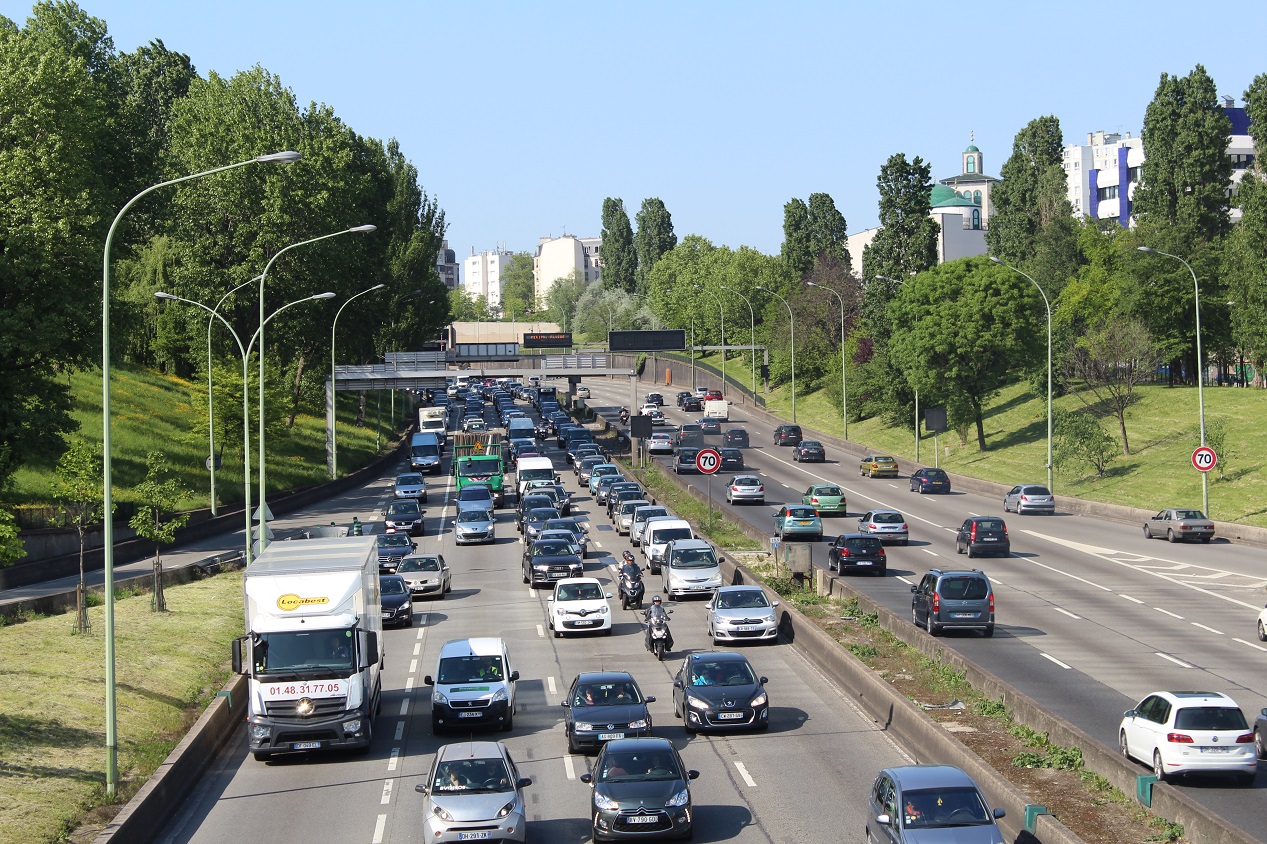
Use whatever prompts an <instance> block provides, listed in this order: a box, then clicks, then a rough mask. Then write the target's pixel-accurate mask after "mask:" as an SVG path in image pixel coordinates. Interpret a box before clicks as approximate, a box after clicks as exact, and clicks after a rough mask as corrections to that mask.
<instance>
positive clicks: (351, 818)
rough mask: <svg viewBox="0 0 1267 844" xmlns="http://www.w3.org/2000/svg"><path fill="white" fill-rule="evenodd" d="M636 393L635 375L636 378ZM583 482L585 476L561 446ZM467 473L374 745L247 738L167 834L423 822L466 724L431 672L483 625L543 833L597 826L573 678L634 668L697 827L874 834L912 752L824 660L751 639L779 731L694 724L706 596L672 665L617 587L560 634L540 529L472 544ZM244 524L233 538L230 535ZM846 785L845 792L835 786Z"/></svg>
mask: <svg viewBox="0 0 1267 844" xmlns="http://www.w3.org/2000/svg"><path fill="white" fill-rule="evenodd" d="M626 392H627V388H626ZM550 451H551V455H552V457H554V458H555V461H556V465H557V466H559V467H560V471H561V473H562V474H563V476H564V478H565V482H566V483H567V484H568V485H569V488H571V489H573V490H576V489H577V486H576V481H575V475H574V474H572V473H571V472H570V471H568V469H567V467H566V463H565V461H564V460H563V458H562V455H561V454H560V453H559V452H558V451H557V450H555V449H551V450H550ZM389 484H390V478H387V477H384V478H382V479H380V480H379V481H377V482H375V483H374V484H371V485H369V486H368V487H367V488H366V489H364V490H362V491H360V492H358V493H356V494H354V495H352V496H349V497H347V498H340V499H336V500H333V501H332V502H331V505H330V508H329V510H328V512H320V513H315V512H314V513H312V514H311V516H312V522H313V523H314V524H324V523H326V522H328V521H329V520H335V521H338V522H339V523H340V524H345V523H347V522H348V521H350V519H351V516H352V515H353V514H358V515H360V517H361V518H362V520H366V518H367V512H369V511H370V509H371V508H377V509H380V510H381V507H382V505H383V504H385V503H386V501H387V500H388V498H389V496H390V495H391V490H390V486H389ZM449 484H450V479H449V478H448V476H447V475H445V476H440V477H438V478H435V479H434V480H432V479H431V478H429V479H428V486H429V494H428V503H427V505H426V511H427V526H426V532H425V536H424V537H422V538H420V539H419V547H420V550H423V551H438V552H440V553H442V554H444V556H445V559H446V561H447V562H448V563H449V565H450V566H451V567H452V568H453V570H454V588H453V591H452V593H450V594H449V596H448V597H447V598H445V599H444V600H432V601H418V602H416V603H415V618H414V624H415V626H414V627H413V628H405V629H397V630H391V631H388V632H387V633H386V636H385V639H386V642H385V649H386V671H385V674H384V697H383V709H382V714H381V715H380V716H379V718H378V719H377V721H376V728H375V737H374V743H373V746H372V748H371V751H370V753H369V754H368V755H366V756H359V757H358V756H350V755H338V754H319V755H308V754H299V755H296V756H294V757H291V758H281V759H278V760H276V761H271V762H268V763H263V762H256V761H255V760H254V759H252V758H251V757H250V755H249V754H248V753H247V751H246V743H245V736H242V737H241V738H240V740H238V741H236V742H235V743H234V744H233V746H232V747H231V748H229V749H228V750H227V751H226V752H225V753H223V754H222V755H221V756H220V758H218V759H217V761H216V763H215V765H214V767H213V769H212V770H211V771H210V772H209V773H208V774H207V775H206V776H205V777H204V779H203V781H202V782H200V783H199V785H198V786H197V788H196V790H195V793H194V796H193V797H191V798H190V800H189V801H187V802H186V803H185V804H184V805H182V806H180V807H173V812H172V819H171V823H170V825H169V826H168V828H167V829H166V830H165V832H164V833H163V835H162V836H161V837H160V838H159V839H158V840H159V841H162V842H222V841H226V840H234V839H236V838H238V837H241V836H242V835H243V834H247V835H249V836H250V838H251V839H252V840H260V841H346V842H365V844H381V842H406V841H414V840H416V839H417V837H418V831H419V827H420V812H421V806H422V797H421V795H418V794H416V793H415V792H414V785H415V784H418V783H421V782H423V781H424V779H425V776H426V773H427V771H428V768H429V765H430V763H431V757H432V755H433V753H434V751H435V750H436V748H437V747H438V746H439V745H441V744H443V743H446V742H451V741H456V740H459V737H451V736H446V737H440V738H437V737H436V736H433V735H432V734H431V724H430V709H429V696H430V690H429V688H428V687H427V686H425V685H424V684H423V677H424V675H427V674H432V673H434V669H435V660H436V656H437V654H438V652H439V649H440V647H441V645H442V644H443V643H444V642H445V641H447V640H450V639H459V638H465V637H470V636H501V637H504V638H505V639H506V640H507V642H508V643H509V646H510V649H511V654H512V658H513V659H514V661H515V663H516V668H517V669H518V670H519V671H520V674H521V679H520V680H519V684H518V695H519V703H518V712H517V714H516V717H515V726H514V730H513V731H511V732H509V733H490V734H488V735H487V736H478V737H486V738H491V739H501V740H503V741H505V742H506V744H507V746H508V747H509V749H510V752H511V754H512V755H513V757H514V758H515V759H516V761H517V763H518V765H519V767H520V770H521V772H522V773H523V774H524V775H525V776H528V777H531V778H532V780H533V783H532V785H531V786H529V787H528V788H527V789H526V791H525V794H526V800H527V804H528V807H529V823H528V840H529V841H530V842H541V844H571V842H583V841H588V840H589V814H588V812H589V809H588V806H589V788H588V787H587V786H585V785H584V784H582V783H581V782H580V781H579V780H578V779H577V777H578V776H579V775H581V774H583V773H585V772H586V770H587V769H588V765H590V764H592V762H593V757H592V756H589V757H587V756H581V755H569V754H568V753H567V750H566V743H565V739H564V735H563V719H562V710H561V708H560V707H559V703H560V701H561V699H562V693H563V690H564V689H566V687H567V685H568V683H569V682H570V681H571V679H572V678H573V677H574V676H575V675H576V674H577V673H578V672H580V671H584V670H593V669H615V670H627V671H630V672H632V673H633V674H634V676H635V678H636V679H637V680H638V682H639V684H640V686H641V687H642V690H643V692H644V693H645V694H648V695H654V696H656V698H657V700H656V702H655V703H653V704H652V705H651V712H652V716H653V719H654V723H655V733H656V734H657V735H660V736H665V737H668V738H670V739H672V740H673V741H674V743H675V745H676V746H677V747H678V749H679V751H680V752H681V754H682V756H683V759H684V761H685V763H686V765H687V766H688V767H690V768H695V769H697V770H699V771H700V777H699V779H697V780H695V781H694V783H693V784H692V786H691V788H692V798H693V801H694V804H695V811H696V814H695V817H696V826H697V832H696V835H695V840H697V841H737V842H803V841H823V840H828V839H829V838H830V839H834V838H836V837H840V836H841V835H846V836H848V837H850V838H856V837H861V835H862V833H863V824H864V820H865V811H864V810H865V805H866V795H867V791H868V789H869V788H870V785H871V782H872V780H873V778H874V776H875V773H876V771H878V770H879V769H880V768H882V767H885V766H889V765H895V764H907V763H909V761H910V760H909V759H908V758H907V757H906V756H905V754H904V753H903V752H902V751H901V749H900V748H898V747H896V746H895V745H894V744H893V743H892V742H891V741H890V740H889V738H888V737H886V735H885V734H884V733H882V732H881V731H880V730H879V729H878V727H877V726H876V725H875V724H874V723H873V722H872V721H871V720H870V719H869V718H867V717H865V716H863V715H862V714H861V713H859V712H858V711H857V710H855V709H854V708H853V707H852V706H851V705H850V704H849V703H847V702H846V701H845V700H844V698H843V696H842V695H841V693H840V691H839V690H838V689H836V688H835V687H834V686H833V685H832V683H831V682H829V681H828V680H827V679H826V678H825V677H824V676H823V675H822V674H820V673H819V672H818V671H817V670H816V668H815V667H814V666H813V665H811V664H809V663H808V662H807V661H806V660H805V659H803V658H802V657H801V656H800V655H799V654H798V653H797V652H795V651H794V650H793V649H792V648H791V647H789V646H786V645H764V646H750V647H745V648H743V652H744V653H745V654H746V655H747V656H748V657H749V659H750V660H751V662H752V664H753V666H754V668H755V669H756V671H757V673H758V674H762V675H765V676H767V677H768V678H769V684H768V690H769V693H770V697H771V716H770V721H771V727H770V729H769V731H768V732H763V733H740V734H731V735H697V736H690V737H688V736H687V734H686V732H685V731H684V730H683V728H682V726H681V722H680V721H679V720H677V719H675V718H674V717H673V714H672V695H671V685H672V681H671V678H672V675H673V674H674V672H675V671H676V669H677V666H678V664H679V662H680V660H681V659H682V658H683V657H684V656H685V655H686V653H687V652H688V651H692V650H695V651H698V650H707V649H709V647H710V646H709V642H708V640H707V637H706V636H705V634H704V613H703V605H702V603H700V602H682V603H676V604H674V609H675V612H674V614H673V617H672V629H673V633H674V638H675V639H676V648H675V651H674V653H673V654H672V658H666V660H665V661H664V662H663V663H658V662H656V661H655V660H654V658H653V657H652V656H651V654H649V653H647V652H646V650H645V649H644V648H643V634H642V628H641V626H640V625H639V624H638V623H637V620H636V618H637V615H636V613H634V612H633V611H623V610H621V609H620V605H619V602H613V611H614V613H615V614H616V621H615V624H614V632H613V635H612V636H610V637H585V636H578V637H568V638H564V639H555V638H553V637H552V636H549V635H548V634H547V633H546V632H545V631H544V630H543V622H544V620H545V608H546V595H547V591H546V590H537V591H533V590H531V589H529V588H528V587H527V586H525V585H524V584H523V583H522V582H521V577H520V554H521V552H522V548H523V546H522V544H521V543H520V541H519V535H518V534H517V533H516V532H515V527H514V518H513V511H512V510H509V509H506V510H501V511H499V512H498V540H497V542H496V544H495V545H489V546H475V547H465V548H460V549H459V548H456V547H455V545H454V543H453V534H452V518H453V515H454V514H453V512H452V509H451V504H450V503H449V502H450V501H451V494H452V489H451V487H450V486H449ZM573 501H574V502H575V506H574V510H573V512H574V514H580V515H581V516H585V515H586V514H587V513H592V514H594V518H593V519H592V520H591V521H590V522H589V525H590V537H591V552H590V558H589V559H588V560H587V561H586V569H587V572H586V573H587V574H588V575H592V576H597V577H599V578H600V579H602V580H604V581H605V582H607V583H608V584H609V588H610V591H611V592H613V593H615V591H616V590H615V586H614V576H613V570H612V563H613V559H614V558H613V556H612V554H613V552H614V553H615V554H617V555H618V554H619V552H620V551H621V550H623V549H624V548H627V547H628V544H627V540H626V539H625V538H623V537H618V536H617V534H616V533H615V531H614V530H612V528H611V526H610V523H609V522H608V521H607V518H606V513H605V512H604V511H603V510H602V509H601V508H598V507H596V506H595V505H594V503H593V502H592V501H591V500H590V498H589V496H588V494H586V493H577V494H576V495H574V498H573ZM227 539H228V538H226V541H227ZM826 793H829V794H830V797H826V796H825V794H826Z"/></svg>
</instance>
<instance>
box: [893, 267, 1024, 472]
mask: <svg viewBox="0 0 1267 844" xmlns="http://www.w3.org/2000/svg"><path fill="white" fill-rule="evenodd" d="M1038 300H1039V296H1038V291H1036V290H1034V288H1033V285H1031V284H1030V283H1029V282H1028V281H1026V280H1025V279H1024V278H1021V277H1020V276H1018V275H1017V274H1016V273H1014V272H1012V271H1010V270H1008V269H1006V268H1005V267H1000V266H998V265H996V264H992V263H990V262H989V261H987V260H986V259H984V258H965V259H961V260H958V261H950V262H948V263H945V264H941V265H939V266H937V267H934V268H933V269H931V270H928V271H926V272H923V273H920V274H919V275H918V276H916V277H914V278H913V279H912V280H911V281H910V282H908V283H907V284H906V285H905V286H903V288H902V292H901V294H900V295H899V296H898V297H897V298H896V299H895V300H894V301H893V303H892V305H891V306H890V308H891V310H892V314H893V321H894V324H895V325H901V326H903V327H904V330H903V331H901V332H898V333H896V334H894V336H893V338H892V339H891V340H890V343H889V346H890V353H891V355H892V359H893V362H894V364H895V366H896V367H897V369H899V370H900V372H901V373H902V375H904V376H905V378H904V380H905V381H906V382H907V383H909V384H911V385H912V386H913V387H914V388H915V389H917V390H919V393H920V397H921V399H922V400H924V401H928V400H930V399H934V400H935V399H937V398H940V397H943V396H954V397H960V398H962V399H963V400H964V401H966V402H967V403H968V406H969V407H970V408H971V414H972V418H973V421H974V422H975V423H976V429H977V447H978V448H979V449H980V450H981V451H985V450H986V448H987V445H986V441H985V426H984V411H985V406H986V403H987V402H988V401H989V400H990V399H991V398H992V397H993V396H994V395H995V394H996V393H997V392H998V391H999V389H1000V388H1001V387H1003V386H1004V385H1005V384H1006V383H1008V381H1009V379H1010V377H1011V376H1012V375H1013V374H1014V373H1015V372H1016V371H1017V370H1018V369H1021V368H1023V367H1024V366H1026V365H1027V364H1029V363H1030V362H1032V361H1033V359H1034V358H1035V357H1036V356H1037V354H1038V346H1039V342H1038V338H1045V336H1046V324H1045V322H1044V318H1040V317H1039V313H1040V312H1041V313H1043V314H1045V313H1046V311H1045V310H1044V309H1043V308H1042V307H1041V302H1039V301H1038ZM1043 348H1044V349H1045V348H1046V343H1045V340H1044V342H1043Z"/></svg>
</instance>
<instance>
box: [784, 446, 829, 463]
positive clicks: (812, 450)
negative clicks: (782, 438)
mask: <svg viewBox="0 0 1267 844" xmlns="http://www.w3.org/2000/svg"><path fill="white" fill-rule="evenodd" d="M792 459H793V460H795V461H796V462H797V463H825V462H827V449H825V448H823V444H822V443H820V442H819V441H818V440H801V441H800V442H799V443H797V444H796V446H795V447H794V448H793V449H792Z"/></svg>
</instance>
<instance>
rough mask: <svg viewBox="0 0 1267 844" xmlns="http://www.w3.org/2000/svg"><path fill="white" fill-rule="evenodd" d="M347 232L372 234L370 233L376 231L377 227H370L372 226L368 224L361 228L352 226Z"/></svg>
mask: <svg viewBox="0 0 1267 844" xmlns="http://www.w3.org/2000/svg"><path fill="white" fill-rule="evenodd" d="M348 231H349V232H358V233H363V232H372V231H378V226H372V225H370V224H368V223H366V224H365V225H363V226H353V227H352V228H350V229H348Z"/></svg>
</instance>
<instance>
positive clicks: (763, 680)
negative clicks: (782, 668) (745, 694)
mask: <svg viewBox="0 0 1267 844" xmlns="http://www.w3.org/2000/svg"><path fill="white" fill-rule="evenodd" d="M757 682H759V683H760V684H761V685H763V686H764V685H765V684H766V683H768V682H770V678H769V677H758V678H757Z"/></svg>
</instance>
